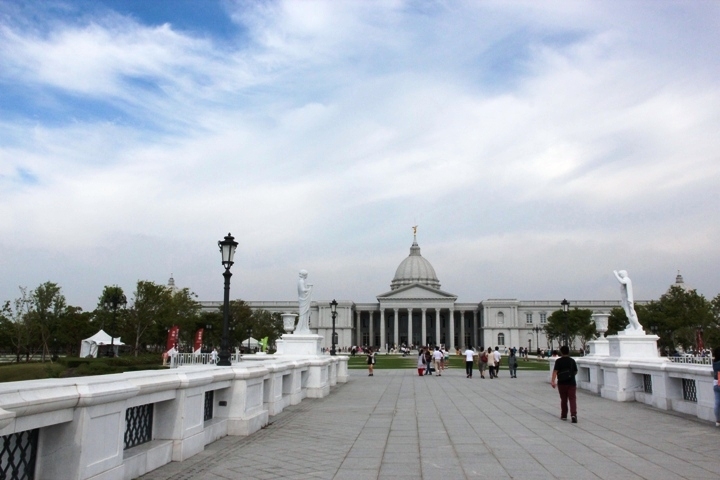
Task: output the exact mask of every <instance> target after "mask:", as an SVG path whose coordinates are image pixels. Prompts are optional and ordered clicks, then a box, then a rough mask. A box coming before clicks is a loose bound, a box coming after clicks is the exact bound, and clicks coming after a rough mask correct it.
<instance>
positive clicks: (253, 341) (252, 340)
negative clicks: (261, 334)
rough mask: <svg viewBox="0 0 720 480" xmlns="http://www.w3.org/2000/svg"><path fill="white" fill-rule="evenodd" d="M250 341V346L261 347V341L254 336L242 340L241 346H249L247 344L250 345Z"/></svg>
mask: <svg viewBox="0 0 720 480" xmlns="http://www.w3.org/2000/svg"><path fill="white" fill-rule="evenodd" d="M248 341H249V342H250V348H258V347H260V341H259V340H257V339H255V338H253V337H250V338H246V339H245V340H243V341H242V342H240V346H241V347H247V346H248Z"/></svg>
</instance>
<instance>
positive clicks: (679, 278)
mask: <svg viewBox="0 0 720 480" xmlns="http://www.w3.org/2000/svg"><path fill="white" fill-rule="evenodd" d="M672 287H679V288H682V289H683V290H685V291H686V292H689V291H691V290H692V288H690V286H689V285H688V284H686V283H685V280H684V279H683V276H682V275H680V270H678V274H677V276H676V277H675V283H673V284H672V285H670V288H668V292H669V291H670V290H671V289H672Z"/></svg>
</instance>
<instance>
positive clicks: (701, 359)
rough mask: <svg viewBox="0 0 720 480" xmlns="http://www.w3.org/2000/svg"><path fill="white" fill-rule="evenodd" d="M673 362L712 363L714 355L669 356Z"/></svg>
mask: <svg viewBox="0 0 720 480" xmlns="http://www.w3.org/2000/svg"><path fill="white" fill-rule="evenodd" d="M667 358H668V359H669V360H670V361H671V362H673V363H689V364H693V365H712V363H713V362H712V357H667Z"/></svg>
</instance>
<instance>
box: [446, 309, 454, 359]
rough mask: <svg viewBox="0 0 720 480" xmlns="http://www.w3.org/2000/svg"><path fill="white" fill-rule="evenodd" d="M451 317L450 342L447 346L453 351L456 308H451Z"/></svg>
mask: <svg viewBox="0 0 720 480" xmlns="http://www.w3.org/2000/svg"><path fill="white" fill-rule="evenodd" d="M448 317H449V318H450V341H449V342H448V344H449V345H450V346H449V347H448V346H447V345H446V348H448V349H449V350H450V351H451V352H452V351H453V350H455V310H454V309H452V308H451V309H450V315H448Z"/></svg>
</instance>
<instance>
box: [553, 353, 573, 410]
mask: <svg viewBox="0 0 720 480" xmlns="http://www.w3.org/2000/svg"><path fill="white" fill-rule="evenodd" d="M560 354H561V355H562V356H561V357H560V358H558V359H557V360H555V368H554V369H553V373H552V378H551V379H550V385H552V387H553V388H555V386H556V385H557V389H558V392H559V393H560V419H561V420H567V414H568V402H569V403H570V416H571V418H572V423H577V401H576V397H575V394H576V392H577V383H575V375H577V372H578V368H577V363H575V360H574V359H573V358H572V357H570V349H569V348H568V346H567V345H563V346H562V347H560Z"/></svg>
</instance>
